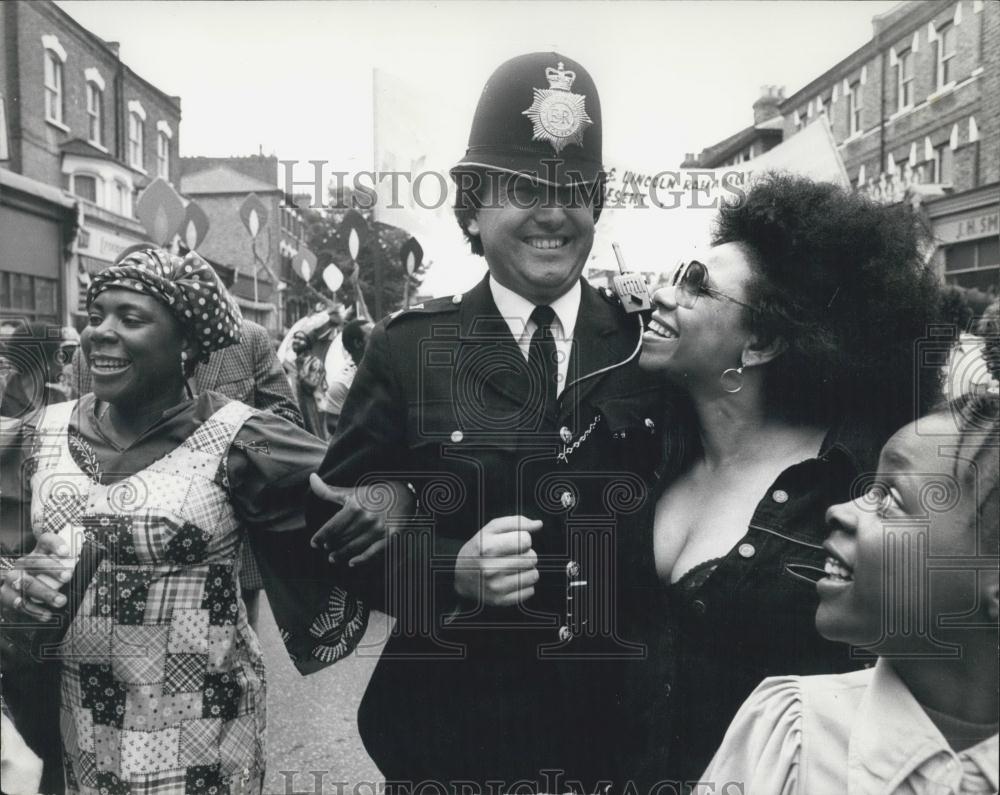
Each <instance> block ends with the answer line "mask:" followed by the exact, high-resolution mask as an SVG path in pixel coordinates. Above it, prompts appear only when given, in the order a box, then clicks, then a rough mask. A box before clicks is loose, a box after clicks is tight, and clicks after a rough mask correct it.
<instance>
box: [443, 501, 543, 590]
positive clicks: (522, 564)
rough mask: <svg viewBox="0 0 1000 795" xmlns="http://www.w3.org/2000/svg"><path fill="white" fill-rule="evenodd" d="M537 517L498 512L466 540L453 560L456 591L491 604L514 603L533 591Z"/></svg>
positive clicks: (536, 559) (535, 579)
mask: <svg viewBox="0 0 1000 795" xmlns="http://www.w3.org/2000/svg"><path fill="white" fill-rule="evenodd" d="M541 529H542V522H541V520H539V519H528V518H526V517H524V516H501V517H499V518H497V519H494V520H492V521H491V522H488V523H487V524H486V525H485V526H484V527H483V528H482V530H480V531H479V532H478V533H476V534H475V535H474V536H473V537H472V538H470V539H469V540H468V541H466V542H465V544H464V545H463V546H462V549H461V550H460V551H459V553H458V558H457V559H456V560H455V591H456V592H457V593H458V595H459V596H461V597H462V598H463V599H471V600H473V601H476V602H481V603H482V604H485V605H489V606H491V607H513V606H514V605H519V604H521V603H522V602H526V601H527V600H528V599H530V598H531V597H532V596H534V595H535V583H537V582H538V569H537V568H535V564H536V563H538V555H537V554H535V550H533V549H532V548H531V534H532V533H535V532H537V531H539V530H541Z"/></svg>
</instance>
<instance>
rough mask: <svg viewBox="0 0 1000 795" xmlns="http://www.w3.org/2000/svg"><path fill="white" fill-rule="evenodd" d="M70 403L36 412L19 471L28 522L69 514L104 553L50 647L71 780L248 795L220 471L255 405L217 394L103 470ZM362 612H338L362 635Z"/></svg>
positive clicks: (255, 789)
mask: <svg viewBox="0 0 1000 795" xmlns="http://www.w3.org/2000/svg"><path fill="white" fill-rule="evenodd" d="M75 405H76V404H75V403H66V404H61V405H59V406H55V407H50V408H49V409H48V410H47V411H46V412H45V414H44V417H43V418H42V419H41V421H40V424H39V426H38V429H37V430H38V433H37V436H36V438H37V439H38V440H39V441H38V442H37V443H36V446H35V449H34V451H33V455H32V458H33V461H34V471H33V474H32V476H31V492H32V499H31V518H32V527H33V529H34V532H35V533H36V534H37V533H41V532H59V531H61V530H63V529H64V528H66V526H67V525H68V526H69V527H70V528H72V529H73V530H74V531H77V533H79V532H80V531H82V534H83V535H84V536H85V537H86V538H87V540H88V543H89V544H91V545H92V548H94V549H99V550H100V551H101V552H100V554H101V555H102V559H101V561H100V563H99V565H98V566H97V569H96V573H95V574H94V576H93V578H92V580H91V581H90V583H89V585H87V587H86V590H85V592H84V595H83V597H82V599H81V600H80V603H79V607H78V609H77V610H76V613H75V615H74V617H73V619H72V622H71V623H70V625H69V627H68V629H67V632H66V635H65V637H64V639H63V641H62V645H61V647H60V648H59V650H58V654H59V656H60V658H61V659H62V693H61V697H62V705H61V721H60V722H61V726H60V728H61V733H62V739H63V748H64V754H65V766H66V782H67V791H68V792H72V793H80V794H81V795H118V794H119V793H133V794H137V793H141V794H143V795H154V793H155V794H156V795H175V794H176V795H184V794H185V793H191V794H193V793H198V795H210V794H213V793H215V794H219V795H221V793H231V794H232V795H259V793H260V792H261V786H262V782H263V774H264V764H265V759H266V757H265V749H264V738H265V733H264V732H265V699H264V691H265V678H264V666H263V661H262V658H261V650H260V647H259V644H258V641H257V638H256V636H255V635H254V633H253V632H252V630H251V629H250V628H249V626H248V624H247V617H246V612H245V609H244V606H243V603H242V601H241V600H240V598H239V593H240V591H239V585H238V577H239V572H238V562H237V561H238V558H239V551H240V547H241V544H242V543H243V540H244V533H243V531H242V528H241V525H240V522H239V520H238V518H237V516H236V514H235V512H234V509H233V500H232V499H231V497H230V495H229V493H228V487H229V480H228V474H229V473H228V472H227V461H228V453H229V450H230V446H231V445H232V444H233V441H234V438H235V437H236V435H237V433H238V432H239V431H240V428H241V426H242V425H243V424H244V423H245V422H246V420H247V419H248V418H249V417H250V416H252V415H253V414H254V410H253V409H251V408H249V407H248V406H246V405H244V404H242V403H239V402H236V401H233V402H229V403H225V404H224V405H222V407H221V408H219V409H218V410H215V411H214V413H212V414H211V416H209V417H208V419H206V420H205V421H204V422H202V423H201V424H200V425H199V426H198V427H197V428H196V429H195V430H194V432H193V433H191V434H190V435H188V436H187V437H186V438H185V439H184V441H183V442H182V443H181V444H180V445H179V446H177V447H175V448H174V449H172V450H170V451H169V452H166V454H165V455H162V456H161V457H159V458H157V459H155V460H154V461H153V462H152V463H150V464H149V465H148V466H146V467H145V468H143V469H141V470H140V471H138V472H135V473H133V474H131V475H129V476H128V477H126V478H124V479H120V480H116V481H115V482H111V483H108V484H104V483H102V481H101V478H100V477H99V476H97V475H96V473H95V472H93V471H92V472H86V471H84V470H85V469H86V467H81V465H80V464H79V463H78V462H79V461H80V459H81V455H80V451H79V450H77V451H76V453H77V454H76V455H74V454H73V451H71V445H73V444H74V443H75V444H79V443H78V442H77V441H76V440H75V439H74V437H73V435H72V434H70V433H69V432H68V430H69V424H70V417H71V413H72V410H73V407H74V406H75ZM338 600H339V601H338V605H337V606H338V608H340V609H341V610H342V609H343V606H344V605H343V601H344V596H343V593H340V594H338ZM360 612H361V613H364V615H361V614H359V613H356V614H355V615H353V617H352V620H351V622H350V623H351V624H352V625H353V630H354V631H357V630H359V629H360V632H361V633H362V634H363V629H364V623H365V619H366V616H367V614H366V612H364V611H363V610H362V611H360ZM340 615H341V616H343V613H341V614H340ZM318 634H319V633H316V632H313V636H314V639H315V638H316V637H317V636H318ZM283 635H284V636H286V640H287V633H286V632H283ZM355 642H356V641H355ZM347 645H348V646H351V647H353V643H349V644H347ZM344 651H345V647H341V648H339V649H338V653H337V654H334V655H330V654H329V653H327V656H328V657H330V658H331V659H330V660H329V661H333V659H339V657H340V656H341V654H340V652H344ZM327 652H329V649H327Z"/></svg>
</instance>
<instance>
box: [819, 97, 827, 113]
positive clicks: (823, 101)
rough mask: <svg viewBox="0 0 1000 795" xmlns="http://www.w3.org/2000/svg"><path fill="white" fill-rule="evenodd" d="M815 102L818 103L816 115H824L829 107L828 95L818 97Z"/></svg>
mask: <svg viewBox="0 0 1000 795" xmlns="http://www.w3.org/2000/svg"><path fill="white" fill-rule="evenodd" d="M817 102H818V104H819V108H818V110H817V114H818V115H826V114H827V112H828V111H829V107H830V99H829V97H820V98H819V99H818V100H817Z"/></svg>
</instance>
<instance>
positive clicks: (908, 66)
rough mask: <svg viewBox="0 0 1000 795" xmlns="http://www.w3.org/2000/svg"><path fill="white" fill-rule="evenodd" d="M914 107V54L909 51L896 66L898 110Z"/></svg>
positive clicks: (902, 55) (900, 58)
mask: <svg viewBox="0 0 1000 795" xmlns="http://www.w3.org/2000/svg"><path fill="white" fill-rule="evenodd" d="M912 105H913V52H912V51H911V50H907V51H906V52H904V53H902V54H901V55H900V56H899V60H898V63H897V64H896V110H903V109H904V108H909V107H912Z"/></svg>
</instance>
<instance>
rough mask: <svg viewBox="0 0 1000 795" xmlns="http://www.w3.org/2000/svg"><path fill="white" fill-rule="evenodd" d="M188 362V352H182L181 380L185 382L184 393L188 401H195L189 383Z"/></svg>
mask: <svg viewBox="0 0 1000 795" xmlns="http://www.w3.org/2000/svg"><path fill="white" fill-rule="evenodd" d="M187 362H188V352H187V351H181V378H182V379H183V380H184V392H185V393H186V394H187V396H188V400H193V399H194V393H193V392H192V391H191V382H190V381H188V374H187Z"/></svg>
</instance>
